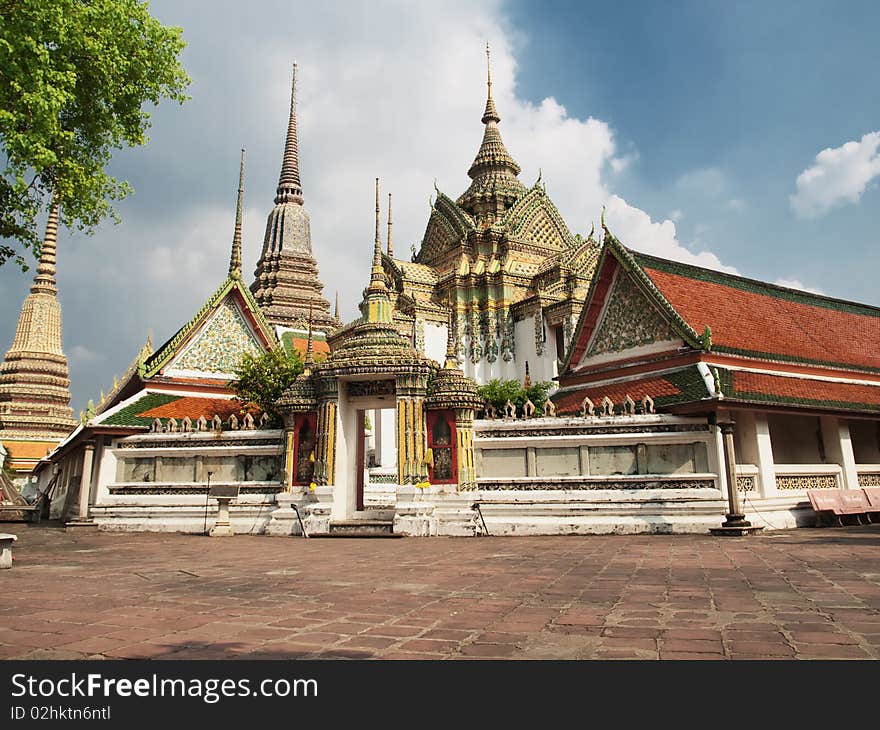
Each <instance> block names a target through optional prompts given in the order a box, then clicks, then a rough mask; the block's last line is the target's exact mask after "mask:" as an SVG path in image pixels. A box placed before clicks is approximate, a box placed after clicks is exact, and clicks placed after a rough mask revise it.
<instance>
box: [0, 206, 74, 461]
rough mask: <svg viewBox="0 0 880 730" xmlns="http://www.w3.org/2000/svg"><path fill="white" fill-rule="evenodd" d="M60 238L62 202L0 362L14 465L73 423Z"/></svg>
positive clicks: (4, 431)
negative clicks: (58, 258)
mask: <svg viewBox="0 0 880 730" xmlns="http://www.w3.org/2000/svg"><path fill="white" fill-rule="evenodd" d="M57 240H58V206H57V205H53V206H52V208H51V210H50V212H49V219H48V222H47V223H46V235H45V238H44V240H43V246H42V250H41V252H40V263H39V265H38V266H37V273H36V276H35V277H34V283H33V286H31V291H30V294H28V295H27V297H26V298H25V300H24V303H23V304H22V305H21V314H20V315H19V318H18V327H17V328H16V330H15V337H14V339H13V340H12V346H11V347H10V348H9V350H8V351H7V353H6V357H5V359H4V361H3V364H2V365H0V439H2V440H3V441H4V442H5V443H6V447H7V450H8V451H9V453H10V462H11V466H12V468H13V469H22V470H25V471H26V470H28V467H29V466H32V465H33V463H35V461H36V460H37V459H39V458H40V457H42V456H45V454H46V452H47V450H48V449H49V448H50V447H51V446H54V444H55V443H57V442H58V441H60V440H61V439H62V438H63V437H64V436H66V435H67V434H68V433H69V432H70V431H71V430H72V429H73V426H74V422H73V417H72V415H73V414H72V411H71V409H70V405H69V404H70V380H69V379H68V370H67V358H66V357H65V355H64V351H63V350H62V347H61V304H60V303H59V301H58V286H57V284H56V281H55V273H56V248H57Z"/></svg>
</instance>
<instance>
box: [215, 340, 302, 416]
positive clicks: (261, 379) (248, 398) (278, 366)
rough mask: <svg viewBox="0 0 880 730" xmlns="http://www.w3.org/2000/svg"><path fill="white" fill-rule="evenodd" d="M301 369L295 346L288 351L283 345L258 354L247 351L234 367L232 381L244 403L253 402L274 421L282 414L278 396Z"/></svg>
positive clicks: (300, 359) (300, 360)
mask: <svg viewBox="0 0 880 730" xmlns="http://www.w3.org/2000/svg"><path fill="white" fill-rule="evenodd" d="M302 371H303V361H302V358H301V357H300V356H299V353H298V352H297V351H296V350H293V351H292V352H290V353H288V352H287V351H286V350H285V349H284V348H283V347H277V348H275V349H274V350H269V351H267V352H263V353H261V354H259V355H251V354H250V353H246V354H245V355H244V357H242V359H241V362H240V363H239V364H238V367H237V368H236V369H235V377H236V380H235V381H234V382H233V383H232V387H233V388H234V389H235V392H236V395H237V396H238V399H239V400H240V401H241V402H242V403H243V404H248V403H256V404H257V405H258V406H259V407H260V408H261V409H262V410H263V411H264V412H265V413H268V414H269V415H270V416H271V417H272V418H273V419H274V420H275V421H276V422H277V420H278V419H280V417H281V414H280V412H279V411H278V408H277V406H276V404H277V402H278V399H279V398H280V397H281V395H282V394H283V393H284V391H285V390H287V389H288V388H289V387H290V385H291V384H292V383H293V381H294V380H296V377H297V376H298V375H299V374H300V373H301V372H302Z"/></svg>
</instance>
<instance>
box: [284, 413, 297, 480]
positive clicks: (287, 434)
mask: <svg viewBox="0 0 880 730" xmlns="http://www.w3.org/2000/svg"><path fill="white" fill-rule="evenodd" d="M295 433H296V432H295V431H294V430H293V429H292V428H286V429H284V488H285V491H287V492H290V491H292V490H293V481H294V477H295V473H294V472H295V469H296V467H295V465H294V463H293V444H294V437H295Z"/></svg>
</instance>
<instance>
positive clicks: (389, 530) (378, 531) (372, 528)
mask: <svg viewBox="0 0 880 730" xmlns="http://www.w3.org/2000/svg"><path fill="white" fill-rule="evenodd" d="M312 537H403V535H396V534H394V523H393V522H392V521H391V520H334V521H332V522H331V523H330V531H329V532H327V533H324V534H321V535H312Z"/></svg>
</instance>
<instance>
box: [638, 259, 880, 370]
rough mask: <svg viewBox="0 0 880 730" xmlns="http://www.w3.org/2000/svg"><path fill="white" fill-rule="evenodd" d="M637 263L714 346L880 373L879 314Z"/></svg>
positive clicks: (679, 267)
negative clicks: (709, 333)
mask: <svg viewBox="0 0 880 730" xmlns="http://www.w3.org/2000/svg"><path fill="white" fill-rule="evenodd" d="M636 259H637V261H639V263H640V264H641V265H642V267H643V269H644V271H645V273H646V274H647V275H648V276H649V277H650V279H651V281H652V282H653V283H654V285H655V286H656V287H657V289H659V291H660V292H661V293H662V294H663V296H664V297H665V298H666V299H667V300H668V301H669V303H670V304H671V305H672V306H673V307H674V308H675V310H676V311H677V312H678V314H679V315H681V317H682V318H683V319H684V320H685V321H686V322H687V323H688V324H689V325H690V326H691V327H692V328H693V329H694V330H695V331H696V332H697V333H701V332H702V331H703V329H704V328H705V327H706V325H708V326H709V327H710V328H711V331H712V347H713V349H717V350H722V351H723V350H728V351H735V352H739V353H742V354H745V355H758V356H759V355H760V354H766V355H771V356H772V355H779V356H782V358H783V359H794V360H806V361H812V362H823V363H836V364H841V365H852V366H856V367H862V368H873V369H880V309H876V308H873V307H868V306H864V305H859V304H854V303H849V302H842V301H839V300H834V299H829V298H827V297H820V296H817V295H812V294H809V293H806V292H797V291H794V290H790V289H783V288H780V287H776V286H774V285H772V284H764V283H761V282H754V281H751V280H749V279H743V278H741V277H735V276H731V275H727V274H720V273H717V272H710V271H708V270H705V269H700V268H698V267H690V266H685V265H683V264H675V263H673V262H665V261H662V260H658V259H654V258H653V257H648V256H644V255H637V256H636Z"/></svg>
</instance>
